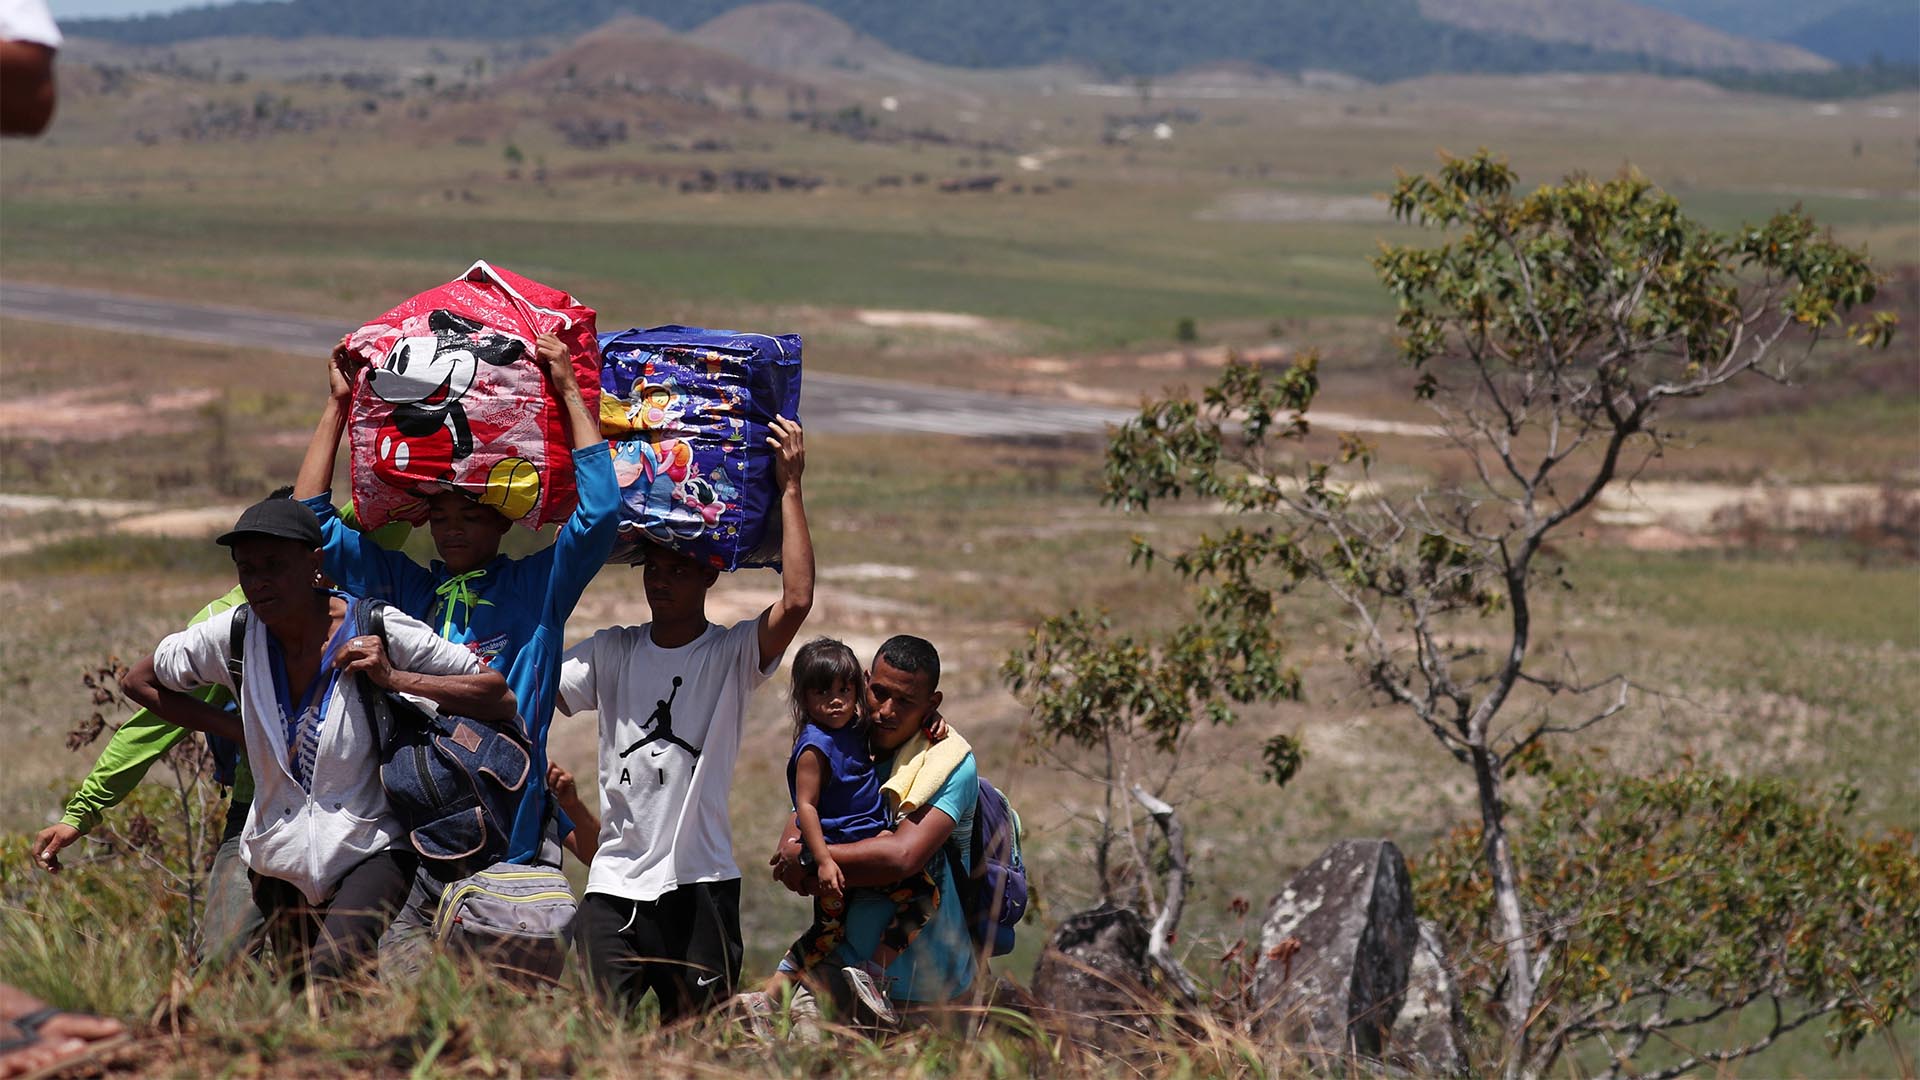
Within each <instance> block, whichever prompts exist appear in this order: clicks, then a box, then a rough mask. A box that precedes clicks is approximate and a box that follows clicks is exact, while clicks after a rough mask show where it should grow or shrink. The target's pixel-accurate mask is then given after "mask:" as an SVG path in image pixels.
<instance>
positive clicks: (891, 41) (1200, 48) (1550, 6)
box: [67, 0, 1793, 81]
mask: <svg viewBox="0 0 1920 1080" xmlns="http://www.w3.org/2000/svg"><path fill="white" fill-rule="evenodd" d="M1426 2H1427V3H1429V4H1442V5H1449V4H1451V5H1455V6H1457V5H1458V3H1459V0H1426ZM1500 2H1501V3H1505V4H1513V5H1517V6H1518V7H1521V8H1525V9H1526V10H1528V11H1531V12H1534V13H1536V14H1538V13H1546V14H1541V15H1540V17H1539V18H1532V19H1527V20H1516V21H1517V23H1518V25H1517V26H1515V25H1507V24H1505V23H1501V24H1498V25H1472V26H1467V25H1460V24H1459V23H1460V18H1459V16H1458V15H1457V14H1456V15H1455V16H1454V20H1453V21H1446V20H1442V19H1436V18H1434V17H1432V16H1431V15H1429V14H1427V13H1425V12H1423V11H1422V7H1421V0H1342V2H1341V3H1338V4H1331V3H1327V2H1325V0H1185V2H1184V3H1180V4H1164V3H1160V2H1158V0H965V2H961V0H946V2H922V3H900V2H899V0H818V5H817V6H818V7H820V8H822V9H824V10H825V11H826V12H828V13H830V14H832V15H834V16H836V17H837V18H839V19H841V20H844V22H845V23H847V24H848V25H849V26H851V27H852V28H853V29H854V30H855V31H857V32H858V33H859V34H863V35H867V36H870V37H871V38H874V39H877V40H878V41H879V42H881V43H883V44H884V45H885V46H887V47H889V48H892V49H896V50H899V51H900V52H903V53H906V54H909V55H911V56H914V57H918V58H920V59H923V60H927V61H932V62H935V63H940V64H948V65H956V66H962V67H976V68H1002V67H1025V66H1033V65H1041V64H1048V63H1054V62H1059V61H1070V62H1079V63H1083V64H1087V65H1090V66H1093V67H1096V68H1099V69H1102V70H1105V71H1107V72H1109V73H1112V74H1164V73H1167V72H1172V71H1178V70H1181V69H1184V68H1190V67H1193V66H1196V65H1202V64H1208V63H1217V62H1222V61H1244V62H1250V63H1254V64H1259V65H1263V66H1266V67H1269V68H1273V69H1276V70H1280V71H1301V70H1305V69H1324V70H1334V71H1342V72H1347V73H1349V74H1353V75H1358V76H1361V77H1363V78H1368V79H1374V80H1379V81H1388V80H1393V79H1400V78H1407V77H1411V76H1417V75H1423V74H1429V73H1436V72H1450V71H1451V72H1535V71H1555V70H1569V71H1615V70H1647V69H1654V70H1666V69H1671V68H1675V67H1679V66H1684V63H1693V62H1691V61H1689V62H1681V61H1676V60H1674V59H1673V58H1672V57H1670V56H1667V55H1665V54H1664V51H1662V50H1659V49H1655V48H1653V46H1656V45H1660V44H1661V43H1662V39H1665V38H1671V37H1672V36H1673V33H1672V31H1671V30H1670V29H1669V30H1666V31H1662V30H1658V29H1651V30H1642V31H1633V30H1631V29H1628V30H1626V31H1624V32H1610V33H1609V34H1608V35H1605V36H1603V37H1599V38H1597V37H1596V35H1595V34H1593V33H1591V32H1580V31H1579V30H1578V27H1580V26H1582V25H1585V26H1588V27H1589V28H1590V29H1591V28H1592V27H1593V26H1594V25H1595V20H1592V19H1582V18H1578V17H1575V16H1570V15H1568V14H1567V10H1568V9H1571V8H1574V7H1578V6H1581V5H1582V4H1583V2H1584V0H1500ZM1594 2H1599V0H1594ZM1607 2H1608V3H1609V5H1610V10H1614V11H1616V12H1619V13H1621V14H1620V15H1619V16H1618V18H1622V19H1629V20H1635V19H1637V20H1639V21H1645V19H1644V17H1645V16H1648V15H1653V14H1654V13H1652V12H1647V11H1646V10H1645V9H1643V8H1635V7H1634V6H1633V5H1631V4H1628V3H1625V2H1624V0H1607ZM741 6H742V5H741V4H740V2H739V0H290V2H285V3H268V2H258V0H252V2H243V3H238V4H232V5H228V6H225V7H203V8H191V9H187V10H184V11H177V12H172V13H169V14H165V15H150V16H143V17H139V18H129V19H111V20H108V19H86V20H72V21H71V22H69V23H68V24H67V30H68V32H69V33H71V34H73V35H75V36H81V37H92V38H101V39H107V40H111V41H118V42H124V43H133V44H165V43H171V42H178V41H185V40H191V39H197V38H207V37H223V36H233V35H252V36H263V37H278V38H298V37H307V36H311V35H316V34H328V35H334V36H345V37H369V38H371V37H421V38H440V39H446V38H467V39H484V40H502V39H512V38H526V37H537V36H551V35H571V34H576V33H579V32H581V31H584V30H587V29H591V28H592V27H595V26H599V25H601V24H603V23H605V22H607V21H608V20H610V19H612V18H614V17H616V16H620V15H638V16H643V17H646V18H650V19H655V20H658V21H659V22H660V23H662V24H664V25H665V26H667V27H668V28H670V29H673V30H676V31H685V30H688V29H691V28H693V27H695V26H698V25H700V24H702V23H707V22H709V21H711V20H713V19H714V18H716V17H718V16H720V15H723V14H726V13H727V12H730V11H733V10H734V9H736V8H739V7H741ZM776 6H788V5H776ZM1601 21H1602V22H1604V21H1605V20H1601ZM1664 25H1668V26H1669V27H1671V25H1672V24H1664ZM1529 26H1533V27H1535V29H1533V30H1529V29H1528V27H1529ZM1609 29H1610V31H1613V30H1618V29H1619V28H1617V27H1613V28H1609ZM1707 33H1708V32H1707V31H1705V30H1704V28H1692V29H1691V30H1689V31H1688V35H1687V36H1688V37H1689V39H1690V40H1700V41H1705V40H1707V38H1705V37H1702V35H1705V34H1707ZM1536 35H1537V36H1536ZM1715 48H1718V49H1719V50H1720V51H1719V52H1713V51H1712V50H1708V52H1707V53H1703V54H1702V55H1709V54H1710V55H1712V56H1714V57H1716V59H1715V60H1714V61H1713V62H1715V63H1718V62H1720V59H1721V58H1725V57H1727V56H1730V55H1732V54H1731V53H1729V52H1727V51H1726V48H1727V47H1726V43H1725V42H1724V41H1722V42H1721V43H1720V44H1719V45H1718V46H1715ZM1782 56H1789V60H1787V61H1785V62H1787V63H1788V64H1789V66H1791V64H1792V62H1793V61H1792V60H1791V58H1790V54H1785V53H1777V54H1776V53H1770V52H1768V51H1767V50H1766V49H1761V48H1753V47H1749V49H1748V52H1747V53H1746V54H1745V62H1747V63H1752V64H1755V65H1762V66H1764V65H1772V64H1776V63H1779V62H1782V61H1781V57H1782ZM770 66H778V64H777V63H775V64H772V65H770ZM1769 70H1771V68H1769Z"/></svg>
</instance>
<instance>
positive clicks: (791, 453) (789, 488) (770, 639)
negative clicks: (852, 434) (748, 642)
mask: <svg viewBox="0 0 1920 1080" xmlns="http://www.w3.org/2000/svg"><path fill="white" fill-rule="evenodd" d="M768 427H769V428H771V429H772V431H773V434H772V435H769V436H768V437H767V445H768V446H771V447H773V450H774V459H773V475H774V479H775V481H776V482H777V483H778V484H779V485H780V599H778V600H776V601H774V602H773V605H772V606H771V607H769V608H767V610H765V611H763V612H761V613H760V663H761V665H762V666H765V665H766V664H767V662H768V661H770V660H772V659H773V658H774V657H777V656H779V655H780V654H782V653H784V652H786V651H787V646H789V645H791V644H793V639H794V636H795V635H797V634H798V633H800V624H802V623H804V622H806V621H807V613H808V612H810V611H812V610H813V537H812V536H811V535H810V534H809V533H808V532H807V508H806V505H805V504H804V503H803V502H802V501H801V498H800V474H801V473H802V472H803V471H805V469H806V465H807V450H806V442H805V437H804V435H803V434H802V432H801V430H800V425H799V423H798V422H796V421H793V420H789V419H787V418H786V417H784V416H776V417H774V418H773V422H772V423H771V424H769V425H768Z"/></svg>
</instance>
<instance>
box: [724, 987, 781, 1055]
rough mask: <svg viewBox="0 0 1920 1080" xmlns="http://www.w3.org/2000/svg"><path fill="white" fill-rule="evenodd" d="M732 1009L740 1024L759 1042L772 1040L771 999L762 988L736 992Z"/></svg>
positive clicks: (772, 1009)
mask: <svg viewBox="0 0 1920 1080" xmlns="http://www.w3.org/2000/svg"><path fill="white" fill-rule="evenodd" d="M733 1009H734V1012H735V1014H736V1015H738V1016H739V1018H740V1026H741V1027H743V1028H745V1029H746V1030H747V1034H749V1035H751V1036H752V1037H753V1038H754V1039H756V1040H757V1041H759V1042H763V1043H765V1042H772V1041H773V1012H774V1007H773V1000H772V999H771V998H769V997H768V996H767V993H766V991H764V990H750V991H748V992H746V993H744V994H736V995H734V998H733Z"/></svg>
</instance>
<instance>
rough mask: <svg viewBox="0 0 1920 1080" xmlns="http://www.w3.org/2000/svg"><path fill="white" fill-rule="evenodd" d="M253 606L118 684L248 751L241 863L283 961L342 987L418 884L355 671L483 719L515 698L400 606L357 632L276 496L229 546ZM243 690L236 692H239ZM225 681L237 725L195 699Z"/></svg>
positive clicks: (313, 526) (499, 679) (502, 712)
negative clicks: (249, 795)
mask: <svg viewBox="0 0 1920 1080" xmlns="http://www.w3.org/2000/svg"><path fill="white" fill-rule="evenodd" d="M219 542H220V543H221V544H223V545H225V546H227V547H228V548H230V549H232V552H233V564H234V569H235V571H236V572H237V574H238V576H239V579H240V588H241V589H242V590H243V591H244V592H245V593H246V597H247V607H246V608H244V609H235V610H234V611H228V612H222V613H221V614H219V615H216V616H213V617H212V618H209V619H207V620H206V621H205V622H202V623H200V624H199V625H197V626H193V627H189V628H188V629H186V630H183V631H181V632H179V633H177V634H174V635H172V636H170V637H168V638H167V639H166V640H164V641H162V642H161V643H160V645H159V647H158V648H157V649H155V650H154V654H153V655H152V656H150V657H148V658H147V659H145V660H142V661H141V662H140V663H139V664H138V665H136V666H135V667H134V668H133V670H132V671H130V672H128V673H127V675H126V677H125V678H124V679H122V681H121V688H122V690H123V691H124V692H125V693H126V695H127V697H128V699H130V700H132V701H133V702H134V703H135V704H138V705H141V706H144V707H146V708H148V709H151V710H153V711H154V712H155V713H157V714H159V715H160V716H161V717H162V718H163V719H165V720H168V721H170V722H172V723H175V724H179V725H180V726H181V727H187V728H193V729H194V730H197V731H205V732H209V733H212V734H216V735H221V736H223V737H225V738H229V739H233V740H235V741H237V742H243V743H244V744H245V746H246V748H247V760H248V763H249V765H250V766H251V767H252V771H253V777H254V799H253V807H252V809H251V810H250V811H249V812H248V816H247V823H246V826H245V829H244V830H243V832H242V834H241V840H240V854H241V857H242V858H244V859H245V860H246V862H247V865H248V867H250V868H251V869H252V871H253V883H254V889H253V895H254V903H255V904H256V905H258V907H259V909H260V912H261V914H262V916H263V917H264V919H265V922H266V923H267V930H268V932H269V933H270V934H273V935H274V936H275V937H276V938H278V939H279V940H280V942H281V945H282V947H281V949H280V950H279V951H280V953H281V955H282V956H289V955H291V956H293V957H294V958H295V959H296V962H298V961H300V960H304V961H305V963H304V965H303V966H304V967H305V969H306V974H307V975H308V976H309V977H310V978H312V979H316V980H322V981H327V980H337V979H341V978H345V977H348V976H350V975H351V974H353V972H354V971H355V970H356V969H357V968H358V967H359V966H360V964H361V963H362V962H363V961H364V960H365V959H367V958H368V956H369V955H370V954H371V952H372V949H373V945H374V942H375V941H376V940H377V939H378V937H379V936H380V933H381V931H382V930H384V929H385V928H386V925H387V923H388V921H390V920H391V919H392V917H393V912H394V911H395V909H397V908H398V906H399V905H400V902H401V901H402V900H403V899H404V898H405V897H406V894H407V889H408V887H409V885H410V884H411V881H412V876H413V872H414V860H413V855H412V853H411V851H409V850H408V849H406V848H405V847H404V846H403V844H402V839H403V837H404V835H405V831H404V829H403V828H402V827H401V825H400V822H399V820H398V819H397V818H396V817H395V815H394V813H393V809H392V807H391V806H390V805H389V803H388V800H387V796H386V791H385V789H384V788H382V786H381V784H380V777H379V768H378V766H379V755H378V750H379V748H378V746H377V745H376V743H375V735H374V730H375V729H374V725H373V723H372V722H371V719H370V718H369V717H367V716H366V715H365V714H364V708H363V705H362V699H361V696H360V695H359V694H357V693H355V692H354V690H353V679H354V677H355V676H360V675H364V676H365V677H366V678H367V679H368V680H369V681H370V682H372V683H373V684H374V685H375V686H378V687H380V688H382V689H384V690H388V691H391V692H395V693H402V694H407V695H409V696H412V697H416V698H423V699H425V700H426V701H428V702H430V703H432V704H433V705H435V706H438V707H440V708H442V709H444V710H446V711H447V712H450V713H458V714H460V715H462V716H470V717H473V718H475V719H478V720H506V719H509V718H511V717H512V716H513V715H514V700H513V693H512V691H510V690H508V689H507V683H506V679H505V678H504V677H503V676H501V675H500V674H499V673H498V672H494V671H491V670H488V669H487V667H486V666H485V665H483V664H481V663H480V661H479V660H478V659H476V658H475V657H474V656H473V654H472V653H470V652H468V651H467V650H466V649H464V648H462V647H460V646H458V645H455V644H453V643H452V642H449V641H447V640H446V639H444V638H442V637H440V636H439V635H437V634H435V633H434V632H433V631H432V630H429V629H428V628H427V627H426V626H425V625H424V624H422V623H420V622H418V621H416V620H414V619H411V618H409V617H407V616H406V615H404V614H402V613H400V612H398V611H391V610H390V611H388V612H386V613H385V615H384V617H383V620H382V625H383V630H384V632H385V641H384V643H383V641H382V639H381V638H380V637H379V636H374V635H365V636H354V635H353V634H352V627H353V625H354V616H353V605H355V604H359V603H364V602H365V601H361V600H358V599H356V598H354V597H350V596H347V595H346V594H344V593H338V592H332V591H330V590H328V589H326V588H325V587H324V586H323V584H322V579H321V577H320V557H321V556H320V545H321V542H322V541H321V531H320V522H319V519H318V518H317V517H315V515H314V513H313V511H312V510H311V509H310V508H308V507H307V506H305V505H303V504H301V503H298V502H295V501H293V500H290V499H267V500H264V501H262V502H258V503H255V504H254V505H253V506H250V507H248V508H247V510H246V512H244V513H242V514H241V515H240V520H239V521H238V522H237V523H235V525H234V527H233V529H232V530H231V531H230V532H228V533H226V534H225V535H223V536H221V537H220V538H219ZM241 610H248V611H250V612H251V617H249V618H248V620H247V622H246V625H245V629H244V633H245V638H244V643H243V647H244V650H245V652H244V655H245V656H246V658H247V661H246V670H245V672H244V673H243V677H241V678H236V677H235V674H234V672H233V671H232V670H231V668H232V667H233V666H234V665H231V664H230V660H231V658H232V653H233V646H232V639H233V627H234V618H235V616H236V614H237V612H239V611H241ZM236 683H238V684H239V685H236ZM209 684H219V685H222V686H225V687H227V689H228V690H229V691H231V692H232V693H233V695H234V698H235V699H236V700H237V701H238V702H239V703H240V712H239V716H238V717H237V718H236V717H235V716H233V715H232V714H230V713H225V712H222V711H220V710H218V709H215V708H213V707H211V706H209V705H208V704H207V703H206V702H204V701H200V700H198V699H196V698H193V697H189V696H188V693H189V692H190V691H192V690H194V689H196V688H198V687H202V686H206V685H209Z"/></svg>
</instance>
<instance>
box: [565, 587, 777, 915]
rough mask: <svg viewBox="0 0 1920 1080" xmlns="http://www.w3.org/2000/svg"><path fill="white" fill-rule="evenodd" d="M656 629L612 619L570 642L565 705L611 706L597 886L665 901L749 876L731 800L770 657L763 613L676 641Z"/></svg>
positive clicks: (606, 712)
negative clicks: (692, 888)
mask: <svg viewBox="0 0 1920 1080" xmlns="http://www.w3.org/2000/svg"><path fill="white" fill-rule="evenodd" d="M650 626H651V624H648V625H647V626H611V627H608V628H607V629H605V630H602V631H600V632H599V633H596V634H594V635H593V637H592V638H590V639H588V640H586V641H583V642H581V643H580V644H578V645H576V646H574V647H573V648H571V649H569V650H567V655H566V659H565V660H564V661H563V662H562V663H561V665H560V694H559V702H558V704H559V706H560V711H561V712H563V713H566V714H567V715H568V716H572V715H573V714H574V713H577V712H580V711H582V710H584V709H598V710H599V711H600V850H599V852H598V853H597V854H595V855H594V857H593V868H592V870H591V871H589V872H588V874H587V891H588V892H590V893H596V892H597V893H608V894H610V895H613V896H620V897H625V898H627V899H629V900H654V899H657V898H659V897H660V896H661V894H663V893H666V892H668V891H670V890H672V889H675V888H678V887H679V886H681V885H689V884H692V883H694V882H699V881H729V880H732V879H734V878H737V877H739V876H740V868H739V867H738V866H736V865H734V861H733V828H732V823H731V820H730V819H729V817H728V814H727V796H728V795H729V793H730V792H731V791H732V788H733V764H734V761H735V760H736V759H737V758H738V757H739V755H740V730H741V728H742V727H743V726H744V724H745V722H746V716H747V698H748V697H749V696H751V695H752V693H753V691H754V690H755V689H757V688H758V687H759V686H760V684H761V683H764V682H766V681H767V678H768V676H770V675H772V674H773V673H774V671H776V670H778V668H779V666H780V658H779V657H778V656H775V657H772V658H771V659H769V660H767V661H766V662H765V663H764V664H762V663H760V662H759V661H760V620H759V617H758V616H756V617H754V618H751V619H747V620H745V621H744V622H739V623H735V624H734V625H732V626H730V627H728V628H726V629H724V630H722V629H721V628H720V627H718V626H709V627H707V630H706V633H704V634H702V635H700V636H699V637H698V638H695V639H694V640H693V641H691V642H688V643H687V644H685V645H682V646H681V647H679V648H677V649H663V648H661V647H660V646H658V645H655V644H654V643H653V638H652V636H651V635H650V633H649V627H650Z"/></svg>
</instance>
